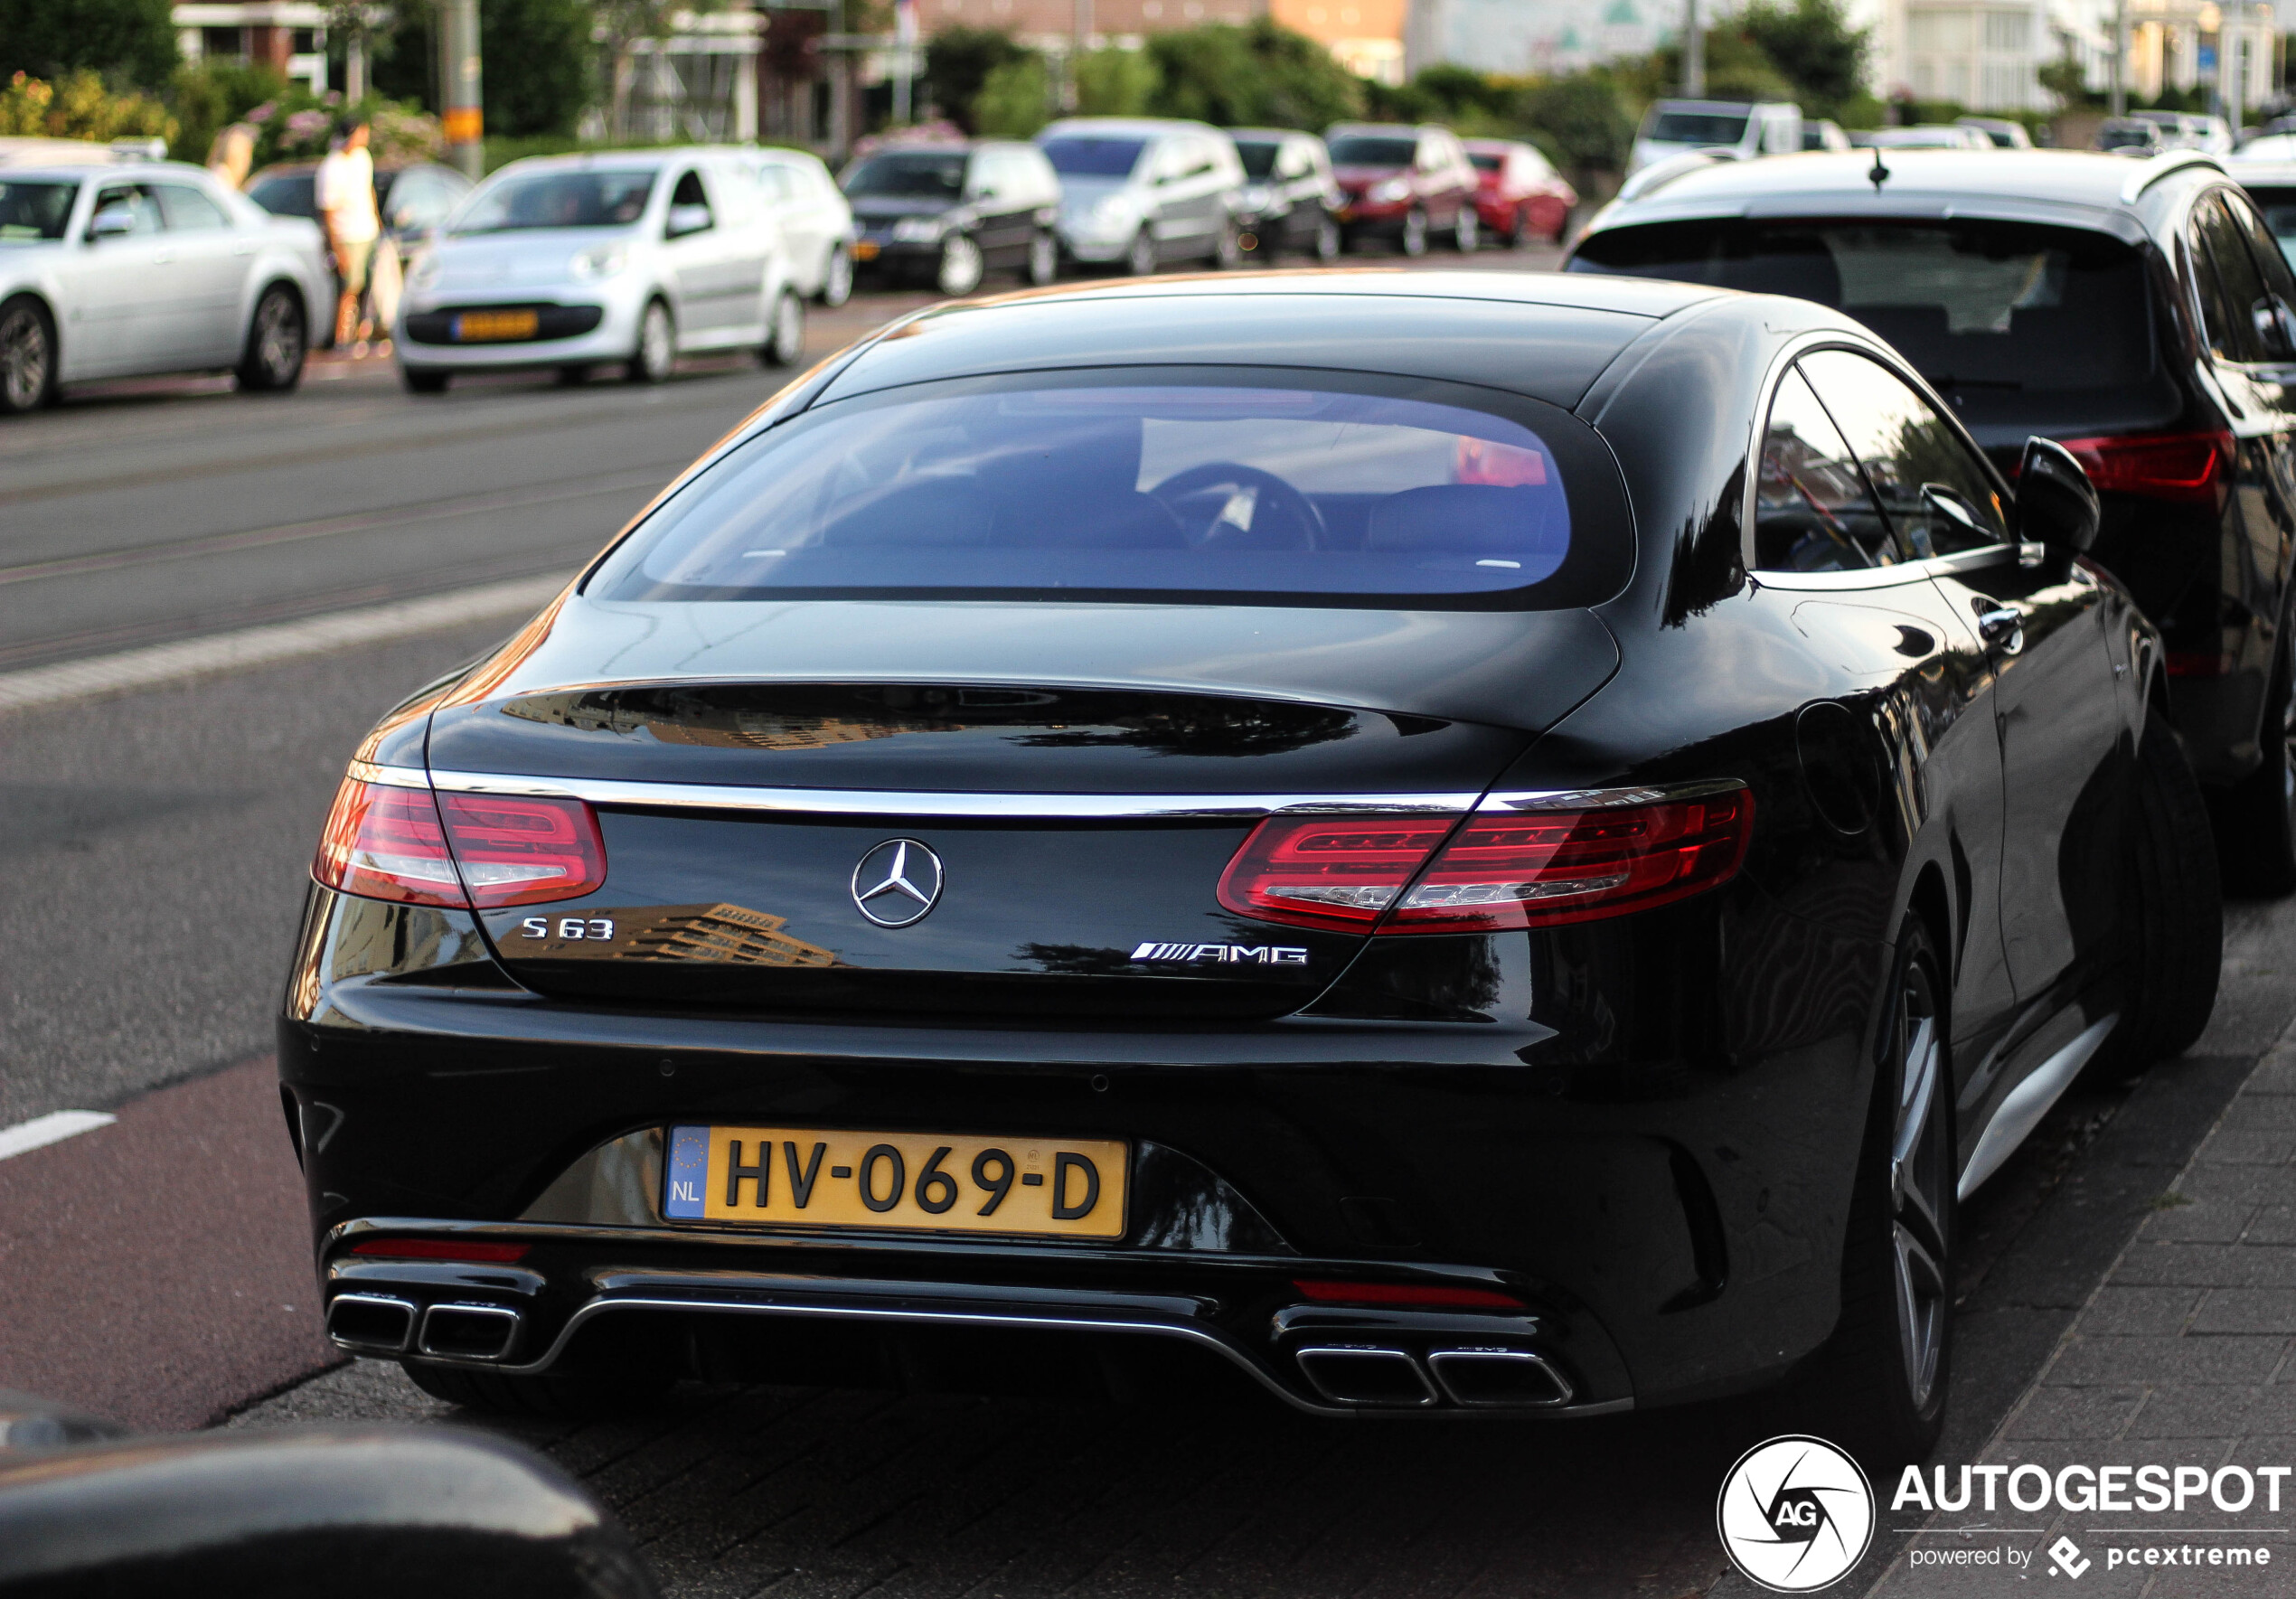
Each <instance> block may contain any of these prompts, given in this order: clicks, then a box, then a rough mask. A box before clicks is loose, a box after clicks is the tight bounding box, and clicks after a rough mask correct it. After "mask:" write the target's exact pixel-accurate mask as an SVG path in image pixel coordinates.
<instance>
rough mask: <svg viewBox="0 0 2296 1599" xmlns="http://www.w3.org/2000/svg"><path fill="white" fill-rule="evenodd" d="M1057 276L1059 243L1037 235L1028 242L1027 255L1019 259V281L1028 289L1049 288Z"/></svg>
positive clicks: (1046, 235)
mask: <svg viewBox="0 0 2296 1599" xmlns="http://www.w3.org/2000/svg"><path fill="white" fill-rule="evenodd" d="M1059 276H1060V241H1059V240H1058V239H1055V238H1054V237H1053V236H1052V235H1051V234H1049V233H1039V234H1038V235H1037V236H1036V237H1035V238H1033V239H1031V240H1029V253H1028V254H1027V255H1026V256H1024V257H1023V258H1021V282H1023V283H1025V284H1027V285H1028V286H1029V287H1030V288H1049V287H1052V285H1053V283H1054V282H1055V280H1057V279H1058V278H1059Z"/></svg>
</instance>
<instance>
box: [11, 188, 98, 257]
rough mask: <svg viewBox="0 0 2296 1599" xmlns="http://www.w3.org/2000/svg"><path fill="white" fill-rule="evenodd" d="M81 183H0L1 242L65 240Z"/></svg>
mask: <svg viewBox="0 0 2296 1599" xmlns="http://www.w3.org/2000/svg"><path fill="white" fill-rule="evenodd" d="M79 198H80V185H79V184H78V183H52V182H51V183H0V244H30V243H34V242H37V241H40V240H56V239H61V238H62V237H63V236H64V229H65V227H66V225H67V224H69V223H70V222H71V206H72V202H73V201H75V200H77V199H79Z"/></svg>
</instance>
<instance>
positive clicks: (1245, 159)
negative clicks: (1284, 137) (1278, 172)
mask: <svg viewBox="0 0 2296 1599" xmlns="http://www.w3.org/2000/svg"><path fill="white" fill-rule="evenodd" d="M1283 147H1284V146H1281V145H1279V144H1276V143H1275V141H1273V140H1260V139H1237V141H1236V158H1237V160H1239V161H1241V162H1242V163H1243V164H1244V175H1245V176H1246V177H1247V178H1264V177H1266V176H1267V174H1270V173H1272V172H1274V171H1275V153H1276V152H1277V151H1278V150H1281V149H1282V148H1283Z"/></svg>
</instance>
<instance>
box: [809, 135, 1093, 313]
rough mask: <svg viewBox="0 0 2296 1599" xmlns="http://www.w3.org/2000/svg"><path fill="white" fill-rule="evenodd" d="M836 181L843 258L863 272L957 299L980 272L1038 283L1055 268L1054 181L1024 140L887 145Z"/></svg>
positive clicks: (1057, 181)
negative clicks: (844, 208) (843, 223)
mask: <svg viewBox="0 0 2296 1599" xmlns="http://www.w3.org/2000/svg"><path fill="white" fill-rule="evenodd" d="M838 186H839V187H841V188H842V189H843V190H844V192H845V198H846V200H847V201H848V202H850V203H851V204H852V208H853V232H854V239H853V264H854V267H855V269H856V271H857V272H858V273H859V275H860V276H861V277H865V278H875V279H878V280H880V281H890V282H893V283H904V282H923V283H929V284H931V285H932V286H933V287H935V288H936V289H938V290H939V291H940V292H941V293H943V294H945V295H960V296H961V295H969V294H971V293H972V292H973V291H974V289H975V288H977V287H980V283H981V278H982V276H983V274H984V273H988V272H994V271H1016V272H1018V273H1019V274H1020V275H1021V280H1022V281H1023V282H1027V283H1032V284H1038V285H1043V284H1047V283H1050V282H1051V281H1052V278H1053V275H1054V273H1055V272H1057V271H1058V270H1059V265H1060V247H1059V241H1058V240H1057V239H1056V237H1055V236H1054V233H1053V228H1054V224H1055V223H1057V222H1058V221H1059V217H1060V179H1059V174H1056V173H1054V172H1053V170H1052V165H1051V163H1049V162H1048V161H1047V160H1045V158H1044V154H1043V152H1042V151H1040V150H1039V149H1038V148H1037V147H1036V146H1034V145H1025V144H1018V143H1012V142H1006V141H993V140H984V141H983V142H981V143H979V144H973V145H925V146H893V147H891V148H889V149H883V150H880V151H878V152H876V153H875V154H874V155H864V156H862V157H861V159H860V160H859V161H856V162H855V163H853V165H851V166H849V167H847V168H846V169H845V172H844V175H843V176H842V177H841V178H840V179H839V180H838Z"/></svg>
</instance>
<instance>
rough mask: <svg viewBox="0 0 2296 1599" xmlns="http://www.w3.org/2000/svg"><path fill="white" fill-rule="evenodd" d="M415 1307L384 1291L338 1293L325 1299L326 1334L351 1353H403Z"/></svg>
mask: <svg viewBox="0 0 2296 1599" xmlns="http://www.w3.org/2000/svg"><path fill="white" fill-rule="evenodd" d="M414 1331H415V1307H414V1306H413V1305H412V1304H410V1303H408V1302H407V1301H406V1300H403V1299H394V1298H392V1297H391V1295H389V1294H387V1293H338V1294H336V1295H335V1296H334V1298H333V1299H331V1300H329V1301H328V1302H327V1338H328V1340H330V1341H331V1342H332V1343H334V1346H335V1348H337V1349H339V1350H350V1351H351V1352H352V1353H353V1354H354V1355H403V1354H405V1353H406V1352H407V1340H409V1338H410V1337H411V1336H413V1333H414Z"/></svg>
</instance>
